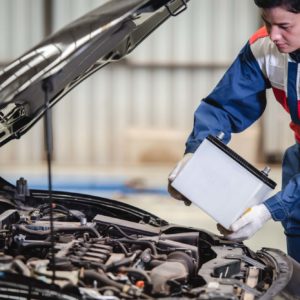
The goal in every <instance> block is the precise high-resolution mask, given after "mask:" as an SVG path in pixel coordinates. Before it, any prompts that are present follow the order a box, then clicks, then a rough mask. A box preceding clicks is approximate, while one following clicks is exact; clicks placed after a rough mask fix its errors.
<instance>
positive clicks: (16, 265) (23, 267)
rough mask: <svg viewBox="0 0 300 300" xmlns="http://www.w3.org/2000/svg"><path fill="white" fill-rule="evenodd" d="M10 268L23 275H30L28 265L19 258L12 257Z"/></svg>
mask: <svg viewBox="0 0 300 300" xmlns="http://www.w3.org/2000/svg"><path fill="white" fill-rule="evenodd" d="M12 268H14V269H16V270H17V271H20V272H21V273H22V275H24V276H28V277H29V276H30V275H31V273H30V270H29V269H28V267H27V266H26V265H25V264H24V263H23V262H22V261H21V260H20V259H14V261H13V263H12Z"/></svg>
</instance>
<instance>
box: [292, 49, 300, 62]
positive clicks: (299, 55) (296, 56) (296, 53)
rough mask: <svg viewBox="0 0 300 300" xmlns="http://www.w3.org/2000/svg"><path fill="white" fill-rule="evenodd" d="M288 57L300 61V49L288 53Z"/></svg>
mask: <svg viewBox="0 0 300 300" xmlns="http://www.w3.org/2000/svg"><path fill="white" fill-rule="evenodd" d="M290 57H291V58H292V59H293V60H294V61H295V62H296V63H300V50H299V49H298V50H296V51H294V52H291V53H290Z"/></svg>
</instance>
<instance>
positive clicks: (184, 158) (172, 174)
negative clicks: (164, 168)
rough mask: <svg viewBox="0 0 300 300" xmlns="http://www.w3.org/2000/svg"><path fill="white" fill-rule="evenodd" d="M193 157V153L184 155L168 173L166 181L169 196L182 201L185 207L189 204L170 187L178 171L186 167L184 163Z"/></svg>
mask: <svg viewBox="0 0 300 300" xmlns="http://www.w3.org/2000/svg"><path fill="white" fill-rule="evenodd" d="M192 156H193V153H187V154H185V155H184V157H183V158H182V159H181V160H180V161H179V162H178V163H177V165H176V166H175V168H174V169H173V171H172V172H171V173H170V175H169V177H168V180H169V183H168V192H169V194H170V195H171V196H172V197H173V198H175V199H177V200H183V201H184V203H185V204H186V205H190V204H191V202H190V201H189V200H188V199H187V198H185V197H184V196H183V195H181V194H180V193H179V192H178V191H177V190H175V189H174V188H173V187H172V186H171V183H172V182H173V181H174V180H175V178H176V177H177V176H178V174H179V173H180V171H181V170H182V169H183V167H184V166H185V165H186V163H187V162H188V161H189V160H190V159H191V157H192Z"/></svg>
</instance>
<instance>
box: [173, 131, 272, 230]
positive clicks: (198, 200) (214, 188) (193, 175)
mask: <svg viewBox="0 0 300 300" xmlns="http://www.w3.org/2000/svg"><path fill="white" fill-rule="evenodd" d="M269 170H270V168H268V167H266V168H265V169H264V170H263V171H260V170H258V169H257V168H255V167H254V166H253V165H251V164H250V163H249V162H247V161H246V160H245V159H243V158H242V157H241V156H240V155H238V154H237V153H236V152H234V151H233V150H232V149H230V148H229V147H228V146H227V145H225V144H224V143H223V142H222V141H221V138H219V137H213V136H211V135H210V136H208V137H207V138H206V139H204V141H203V142H202V143H201V144H200V146H199V147H198V149H197V150H196V151H195V153H194V155H193V156H192V157H191V159H190V160H189V161H188V162H187V163H186V165H185V166H184V167H183V169H182V170H181V171H180V173H179V174H178V175H177V177H176V178H175V180H174V181H173V182H172V186H173V187H174V188H175V189H176V190H177V191H178V192H180V193H181V194H182V195H183V196H185V197H186V198H187V199H188V200H190V201H191V202H193V203H194V204H195V205H197V206H198V207H200V208H201V209H202V210H203V211H204V212H206V213H207V214H208V215H210V216H211V217H212V218H214V219H215V220H216V221H217V222H218V223H220V224H221V225H222V226H223V227H225V228H227V229H228V228H229V227H230V225H231V224H232V223H233V222H234V221H236V220H237V219H238V218H239V217H240V216H241V215H242V214H243V213H244V212H245V211H246V210H247V209H248V208H250V207H252V206H253V205H255V204H259V203H262V202H263V201H264V200H266V199H267V198H268V197H269V196H270V194H271V192H272V191H273V190H274V189H275V187H276V183H275V182H274V181H273V180H271V179H270V178H269V177H268V172H269Z"/></svg>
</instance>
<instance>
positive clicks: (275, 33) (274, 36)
mask: <svg viewBox="0 0 300 300" xmlns="http://www.w3.org/2000/svg"><path fill="white" fill-rule="evenodd" d="M269 34H270V39H271V40H272V41H273V42H274V43H276V42H278V41H279V40H280V38H281V34H280V30H279V28H278V27H277V26H272V27H271V28H270V29H269Z"/></svg>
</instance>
